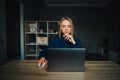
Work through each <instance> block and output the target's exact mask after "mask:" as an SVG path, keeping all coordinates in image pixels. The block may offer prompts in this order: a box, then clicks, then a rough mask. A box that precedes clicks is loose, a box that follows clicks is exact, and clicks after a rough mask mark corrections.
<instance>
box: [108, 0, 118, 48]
mask: <svg viewBox="0 0 120 80" xmlns="http://www.w3.org/2000/svg"><path fill="white" fill-rule="evenodd" d="M107 14H108V15H107V28H108V29H107V35H108V40H109V47H115V48H119V49H120V36H119V34H120V4H119V2H118V0H116V1H115V2H114V3H112V4H111V5H109V6H108V7H107Z"/></svg>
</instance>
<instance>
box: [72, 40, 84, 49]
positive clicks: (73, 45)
mask: <svg viewBox="0 0 120 80" xmlns="http://www.w3.org/2000/svg"><path fill="white" fill-rule="evenodd" d="M75 41H76V43H75V44H72V46H71V47H72V48H83V45H82V43H81V41H80V40H79V38H75Z"/></svg>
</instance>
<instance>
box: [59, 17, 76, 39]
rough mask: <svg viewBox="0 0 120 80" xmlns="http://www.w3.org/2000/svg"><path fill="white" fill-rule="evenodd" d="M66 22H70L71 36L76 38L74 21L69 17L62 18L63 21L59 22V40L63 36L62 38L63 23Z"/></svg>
mask: <svg viewBox="0 0 120 80" xmlns="http://www.w3.org/2000/svg"><path fill="white" fill-rule="evenodd" d="M64 20H67V21H69V22H70V24H71V33H70V34H71V35H72V36H73V37H74V36H75V32H74V25H73V21H72V19H70V18H69V17H62V18H61V20H60V21H59V31H58V33H59V38H61V36H62V31H61V27H60V26H61V23H62V22H63V21H64Z"/></svg>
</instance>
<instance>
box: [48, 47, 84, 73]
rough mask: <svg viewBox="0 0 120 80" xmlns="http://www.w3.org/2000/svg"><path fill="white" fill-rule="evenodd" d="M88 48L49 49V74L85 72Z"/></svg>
mask: <svg viewBox="0 0 120 80" xmlns="http://www.w3.org/2000/svg"><path fill="white" fill-rule="evenodd" d="M85 52H86V48H48V50H47V57H48V72H81V71H84V67H85V66H84V64H85V63H84V62H85Z"/></svg>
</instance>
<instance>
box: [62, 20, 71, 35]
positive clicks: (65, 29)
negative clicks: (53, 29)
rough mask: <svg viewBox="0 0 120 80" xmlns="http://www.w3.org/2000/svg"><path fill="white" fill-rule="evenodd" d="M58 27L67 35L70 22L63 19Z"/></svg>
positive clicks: (69, 29) (69, 31)
mask: <svg viewBox="0 0 120 80" xmlns="http://www.w3.org/2000/svg"><path fill="white" fill-rule="evenodd" d="M60 28H61V31H62V33H63V35H68V34H70V33H71V28H72V27H71V24H70V22H69V21H68V20H64V21H62V22H61V25H60Z"/></svg>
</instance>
